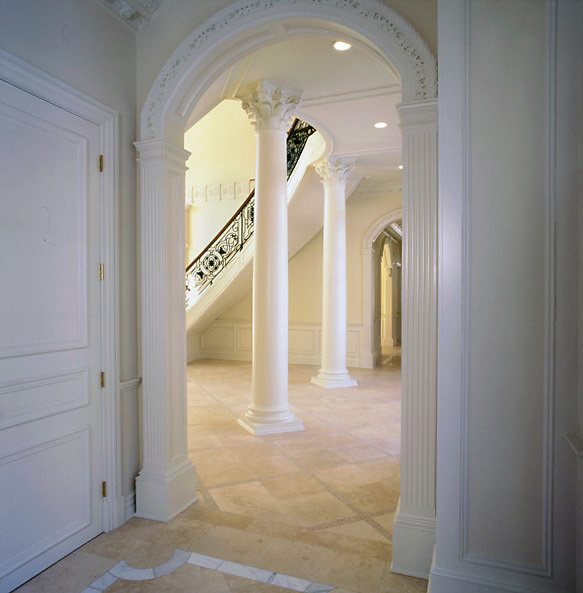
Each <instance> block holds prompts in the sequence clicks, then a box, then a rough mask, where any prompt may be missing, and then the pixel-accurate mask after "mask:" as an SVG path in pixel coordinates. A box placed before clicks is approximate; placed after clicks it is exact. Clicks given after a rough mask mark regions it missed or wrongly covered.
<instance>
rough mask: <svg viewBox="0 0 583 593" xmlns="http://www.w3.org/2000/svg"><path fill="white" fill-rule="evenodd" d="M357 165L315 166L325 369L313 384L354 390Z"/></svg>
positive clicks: (332, 163)
mask: <svg viewBox="0 0 583 593" xmlns="http://www.w3.org/2000/svg"><path fill="white" fill-rule="evenodd" d="M353 167H354V163H353V162H350V161H347V160H345V159H340V158H337V157H329V158H328V159H326V160H325V161H322V162H320V163H318V164H317V165H316V171H317V173H318V175H319V176H320V178H321V179H322V183H323V185H324V245H323V277H322V366H321V368H320V371H319V372H318V374H317V375H316V376H315V377H312V383H314V384H315V385H319V386H320V387H325V388H332V387H353V386H355V385H357V382H356V381H355V380H354V379H352V378H351V377H350V375H349V374H348V370H347V369H346V182H347V180H348V177H349V176H350V173H351V171H352V169H353Z"/></svg>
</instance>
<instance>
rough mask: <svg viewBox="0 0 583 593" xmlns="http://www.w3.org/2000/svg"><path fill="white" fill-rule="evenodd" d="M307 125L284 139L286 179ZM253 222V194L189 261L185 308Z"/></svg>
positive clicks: (305, 137) (294, 127)
mask: <svg viewBox="0 0 583 593" xmlns="http://www.w3.org/2000/svg"><path fill="white" fill-rule="evenodd" d="M315 131H316V130H315V128H313V127H312V126H311V125H310V124H307V123H306V122H303V121H301V120H299V119H296V120H295V121H294V122H293V124H292V126H291V128H290V130H289V132H288V135H287V178H288V179H289V178H290V176H291V174H292V173H293V171H294V169H295V167H296V165H297V164H298V161H299V160H300V156H301V154H302V152H303V150H304V148H305V146H306V143H307V142H308V139H309V137H310V136H311V135H312V134H313V133H314V132H315ZM254 222H255V190H253V191H252V192H251V193H250V194H249V196H248V197H247V199H246V200H245V201H244V202H243V204H242V205H241V207H240V208H239V209H238V210H237V212H235V214H234V215H233V216H232V218H231V219H230V220H229V221H228V222H227V224H226V225H225V226H224V227H223V228H222V229H221V230H220V231H219V233H218V234H217V235H216V236H215V237H214V239H213V240H212V241H211V242H210V243H209V244H208V245H207V246H206V247H205V248H204V249H203V250H202V251H201V252H200V253H199V254H198V255H197V256H196V257H195V258H194V259H193V260H192V262H191V263H190V264H189V265H188V267H187V268H186V306H187V308H188V307H190V306H191V305H193V304H194V302H195V301H196V299H197V297H198V296H199V295H200V294H201V293H202V292H203V291H204V290H205V289H206V288H208V287H209V286H210V285H211V284H212V283H213V281H214V280H215V279H216V278H217V276H218V275H219V274H220V273H221V272H222V271H223V270H224V269H225V267H226V266H227V265H228V264H229V262H230V261H231V260H232V259H233V258H234V257H235V255H236V254H237V253H239V251H241V250H242V249H243V247H244V246H245V243H247V241H248V240H249V239H250V238H251V236H252V235H253V230H254Z"/></svg>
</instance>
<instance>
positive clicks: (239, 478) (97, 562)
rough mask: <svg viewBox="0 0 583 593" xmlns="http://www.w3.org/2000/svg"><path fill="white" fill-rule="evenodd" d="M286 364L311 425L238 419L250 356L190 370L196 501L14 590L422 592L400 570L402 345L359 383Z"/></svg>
mask: <svg viewBox="0 0 583 593" xmlns="http://www.w3.org/2000/svg"><path fill="white" fill-rule="evenodd" d="M316 370H317V369H315V367H312V366H306V365H290V367H289V400H290V404H291V406H292V409H293V412H294V414H295V416H296V417H297V418H299V419H300V420H302V422H303V424H304V427H305V430H304V431H301V432H295V433H287V434H286V433H283V434H277V435H270V436H266V437H252V436H251V435H250V434H249V433H247V432H246V431H245V430H244V429H242V428H241V427H240V426H239V425H238V424H237V421H236V419H237V417H238V416H239V415H240V414H242V413H244V412H245V410H246V409H247V406H248V404H249V402H250V401H251V364H250V363H247V362H228V361H218V360H199V361H196V362H195V363H191V364H190V365H188V368H187V378H188V385H187V388H188V394H187V423H188V450H189V455H190V457H191V459H192V460H193V462H194V463H195V465H196V468H197V474H198V478H197V495H198V500H197V502H195V503H194V504H192V505H191V506H190V507H188V508H187V509H185V510H184V511H183V512H182V513H180V514H179V515H178V516H177V517H175V518H174V519H172V520H171V521H169V522H168V523H159V522H156V521H150V520H147V519H140V518H137V517H134V518H132V519H131V520H129V521H128V522H127V523H125V524H123V525H122V526H121V527H119V528H118V529H116V530H114V531H111V532H109V533H102V534H101V535H99V536H98V537H96V538H95V539H93V540H91V541H90V542H88V543H87V544H85V545H84V546H82V547H81V548H79V549H78V550H76V551H75V552H73V553H72V554H70V555H69V556H67V557H65V558H63V559H62V560H61V561H60V562H57V563H56V564H55V565H53V566H51V567H50V568H48V569H47V570H45V571H44V572H43V573H41V574H39V575H38V576H37V577H35V578H34V579H32V580H31V581H29V582H28V583H25V584H24V585H22V586H21V587H20V588H19V589H17V593H81V592H83V593H97V592H101V593H103V592H105V593H286V592H287V593H290V591H303V592H304V593H323V592H325V591H334V593H421V592H422V591H423V592H424V591H426V589H427V581H425V580H423V579H417V578H411V577H405V576H402V575H397V574H394V573H392V572H391V561H392V525H393V519H394V514H395V510H396V507H397V503H398V500H399V479H400V467H399V454H400V448H399V447H400V416H401V412H400V407H401V400H400V391H401V382H400V352H399V350H398V349H397V350H394V351H392V352H390V353H388V356H387V357H386V358H385V359H384V360H383V361H381V364H380V365H379V367H378V368H376V369H371V370H368V369H350V375H351V376H352V377H353V378H354V379H356V380H357V381H358V386H357V387H349V388H338V389H323V388H321V387H317V386H316V385H313V384H311V383H310V378H311V377H312V376H313V375H314V374H315V371H316Z"/></svg>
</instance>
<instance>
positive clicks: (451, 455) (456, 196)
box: [431, 0, 582, 593]
mask: <svg viewBox="0 0 583 593" xmlns="http://www.w3.org/2000/svg"><path fill="white" fill-rule="evenodd" d="M574 5H575V3H572V2H559V3H556V2H553V1H549V2H547V1H546V0H536V1H533V0H512V2H503V3H502V2H498V1H495V0H452V1H443V2H440V6H439V19H440V20H439V48H440V54H439V64H440V97H439V109H440V114H439V117H440V119H439V125H440V130H439V137H440V146H439V150H440V152H439V154H440V173H439V175H440V196H439V200H440V205H441V210H440V220H441V227H440V243H441V249H440V254H441V257H442V259H441V261H440V276H439V282H440V288H439V290H440V293H439V320H438V324H439V328H440V334H439V364H438V378H439V379H438V380H439V383H438V440H437V448H438V457H437V545H436V562H435V568H434V570H433V573H432V579H431V590H432V591H433V593H442V592H447V593H458V592H459V593H461V592H462V591H463V592H464V593H474V592H480V593H482V592H483V593H485V592H486V591H488V592H490V591H491V592H493V591H501V590H504V591H565V592H566V591H573V590H574V588H575V582H574V576H575V554H574V550H575V530H574V520H573V518H574V515H575V501H574V492H575V480H574V477H575V471H574V469H575V465H574V462H575V458H574V455H573V454H572V452H571V451H570V450H569V447H568V446H567V444H566V442H565V440H564V438H563V434H564V433H565V432H567V431H570V430H574V429H575V428H576V426H575V400H574V394H575V392H576V389H577V383H576V379H577V377H576V371H577V360H576V359H577V356H576V352H577V328H576V324H574V323H573V319H576V318H577V293H576V290H577V289H576V286H577V281H576V278H577V260H576V246H577V227H576V222H575V220H576V217H575V213H576V211H577V199H578V194H577V170H576V164H577V163H576V157H575V154H576V152H575V151H576V150H577V144H578V139H577V137H576V133H575V134H574V133H573V131H572V129H573V123H572V122H573V121H576V120H577V112H576V110H578V111H579V112H580V109H581V108H580V104H581V95H580V88H579V85H580V81H581V74H582V68H581V62H580V56H581V44H580V41H581V35H580V32H581V28H580V22H581V21H580V20H577V19H576V18H574V17H575V16H576V11H575V9H574ZM557 7H558V9H557ZM556 11H557V12H556ZM578 11H579V17H580V15H581V5H579V9H578ZM579 17H578V18H579ZM555 18H558V25H557V23H556V21H555ZM577 22H578V23H579V28H578V29H577V26H576V25H575V24H574V23H577ZM575 48H577V49H575ZM577 93H579V95H577ZM577 96H578V102H577ZM555 118H556V119H555ZM569 121H571V128H569V123H568V122H569Z"/></svg>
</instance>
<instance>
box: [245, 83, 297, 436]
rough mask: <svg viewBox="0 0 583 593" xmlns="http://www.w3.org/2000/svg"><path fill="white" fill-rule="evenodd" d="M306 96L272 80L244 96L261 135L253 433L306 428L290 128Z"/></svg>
mask: <svg viewBox="0 0 583 593" xmlns="http://www.w3.org/2000/svg"><path fill="white" fill-rule="evenodd" d="M299 101H300V97H299V96H297V95H294V94H292V93H287V92H286V91H283V90H281V89H278V88H276V87H274V86H273V85H271V84H269V83H267V82H264V81H262V82H260V83H259V84H258V86H257V88H256V90H255V91H254V92H253V93H251V94H250V95H248V96H246V97H243V98H242V105H243V108H244V109H245V110H246V111H247V114H248V115H249V119H250V120H251V122H252V123H253V125H254V127H255V130H256V133H257V173H256V182H255V254H254V261H253V371H252V373H253V376H252V390H253V402H252V403H251V404H250V405H249V408H248V409H247V412H246V413H245V414H244V415H243V416H242V417H241V418H239V420H238V422H239V424H240V425H241V426H243V427H244V428H245V429H246V430H248V431H249V432H250V433H251V434H253V435H265V434H273V433H280V432H290V431H296V430H303V428H304V427H303V424H302V423H301V421H299V420H297V419H296V418H295V416H294V414H293V412H292V411H291V408H290V405H289V401H288V249H287V153H286V130H287V128H288V127H289V123H290V119H291V117H292V115H293V112H294V110H295V109H296V108H297V107H298V105H299Z"/></svg>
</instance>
